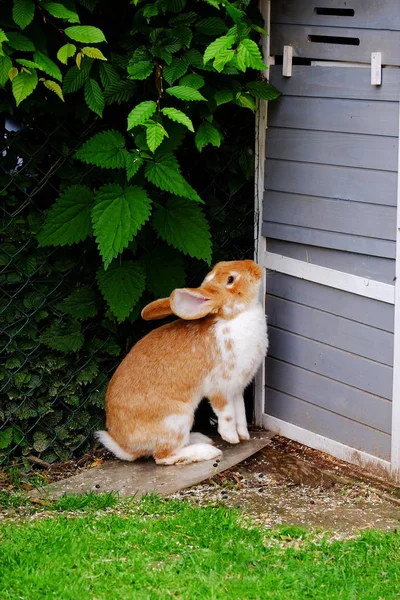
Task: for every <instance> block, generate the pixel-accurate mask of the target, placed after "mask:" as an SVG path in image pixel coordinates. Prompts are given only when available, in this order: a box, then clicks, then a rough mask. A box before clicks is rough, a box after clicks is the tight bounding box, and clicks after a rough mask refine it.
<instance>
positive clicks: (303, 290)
mask: <svg viewBox="0 0 400 600" xmlns="http://www.w3.org/2000/svg"><path fill="white" fill-rule="evenodd" d="M267 294H268V295H269V296H276V297H278V298H283V299H285V300H292V301H293V302H297V303H299V304H303V305H304V306H310V307H312V308H318V309H320V310H323V311H325V312H327V313H331V314H333V315H337V316H339V317H344V318H346V319H350V320H351V321H355V322H356V323H364V324H365V325H369V326H370V327H375V328H376V329H382V330H383V331H387V332H389V333H393V331H394V306H393V305H390V304H387V303H385V302H379V301H377V300H372V299H371V298H363V297H362V296H358V295H356V294H349V293H347V292H343V291H342V290H335V289H333V288H328V287H326V286H324V285H320V284H317V283H313V282H311V281H305V280H304V279H298V278H297V277H290V276H289V275H283V274H282V273H271V274H270V275H269V276H268V278H267ZM267 314H268V313H267Z"/></svg>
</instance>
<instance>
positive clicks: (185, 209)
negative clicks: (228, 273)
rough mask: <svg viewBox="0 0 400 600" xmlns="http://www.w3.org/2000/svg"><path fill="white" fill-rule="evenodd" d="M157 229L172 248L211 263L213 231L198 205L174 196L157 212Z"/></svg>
mask: <svg viewBox="0 0 400 600" xmlns="http://www.w3.org/2000/svg"><path fill="white" fill-rule="evenodd" d="M153 226H154V228H155V230H156V231H157V233H158V235H159V236H160V237H161V238H162V239H163V240H165V241H166V242H167V243H168V244H169V245H170V246H174V247H175V248H177V249H178V250H180V251H181V252H183V253H184V254H188V255H189V256H192V257H193V258H199V259H204V260H206V261H207V262H208V263H210V261H211V236H210V230H209V226H208V223H207V220H206V218H205V216H204V214H203V211H202V210H201V208H200V206H199V205H198V204H193V203H192V202H190V201H188V200H185V199H183V198H177V197H176V196H173V197H172V198H170V199H169V200H168V202H167V205H166V207H161V206H160V207H158V208H157V209H156V210H155V213H154V216H153Z"/></svg>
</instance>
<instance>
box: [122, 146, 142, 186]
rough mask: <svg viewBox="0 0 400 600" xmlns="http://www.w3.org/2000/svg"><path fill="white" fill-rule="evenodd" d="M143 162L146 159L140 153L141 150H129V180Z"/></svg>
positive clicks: (127, 159) (127, 156)
mask: <svg viewBox="0 0 400 600" xmlns="http://www.w3.org/2000/svg"><path fill="white" fill-rule="evenodd" d="M143 163H144V160H143V158H142V157H141V156H140V155H139V150H135V151H133V152H129V153H128V154H127V155H126V178H127V180H128V181H130V180H131V179H132V177H134V175H136V173H137V172H138V171H139V169H140V167H141V166H142V165H143Z"/></svg>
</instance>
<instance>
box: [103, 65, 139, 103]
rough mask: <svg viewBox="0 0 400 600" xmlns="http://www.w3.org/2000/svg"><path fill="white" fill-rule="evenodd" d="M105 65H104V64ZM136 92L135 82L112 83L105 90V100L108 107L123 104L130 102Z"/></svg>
mask: <svg viewBox="0 0 400 600" xmlns="http://www.w3.org/2000/svg"><path fill="white" fill-rule="evenodd" d="M102 64H103V63H102ZM135 91H136V85H135V82H134V81H128V80H126V81H122V80H120V81H116V82H115V83H111V84H110V85H109V86H108V87H106V89H105V90H104V99H105V101H106V104H107V105H110V104H113V103H114V102H116V103H117V104H121V103H122V102H128V100H129V99H130V98H131V97H132V96H133V94H134V93H135Z"/></svg>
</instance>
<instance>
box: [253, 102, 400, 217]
mask: <svg viewBox="0 0 400 600" xmlns="http://www.w3.org/2000/svg"><path fill="white" fill-rule="evenodd" d="M396 106H397V108H398V105H396ZM265 188H266V189H268V190H273V191H276V192H292V193H296V194H304V195H307V196H324V197H325V198H337V199H338V200H351V201H352V202H366V203H367V204H384V205H387V206H397V173H394V172H392V173H388V172H387V171H376V170H370V169H357V168H351V167H347V166H346V167H336V166H334V165H317V164H313V163H303V162H294V161H293V162H292V161H285V160H274V159H267V160H266V163H265Z"/></svg>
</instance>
